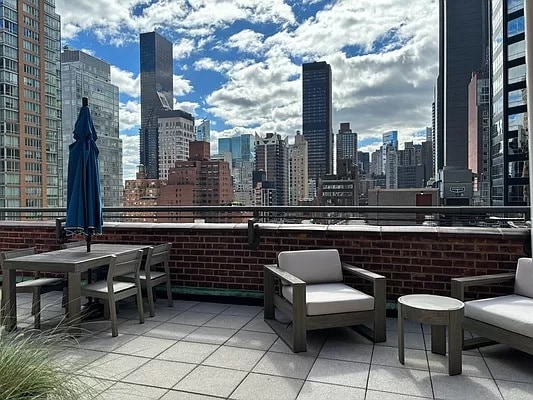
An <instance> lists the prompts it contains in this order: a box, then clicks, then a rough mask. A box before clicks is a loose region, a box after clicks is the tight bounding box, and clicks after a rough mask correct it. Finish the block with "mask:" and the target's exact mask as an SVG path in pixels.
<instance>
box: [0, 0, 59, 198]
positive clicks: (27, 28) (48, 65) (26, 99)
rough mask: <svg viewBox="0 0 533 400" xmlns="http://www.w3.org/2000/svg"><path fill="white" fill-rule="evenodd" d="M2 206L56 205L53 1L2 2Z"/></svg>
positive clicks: (55, 30) (56, 81)
mask: <svg viewBox="0 0 533 400" xmlns="http://www.w3.org/2000/svg"><path fill="white" fill-rule="evenodd" d="M0 24H1V26H2V29H1V30H0V143H1V150H2V151H1V152H0V165H1V166H2V167H1V168H0V207H60V206H62V205H63V204H62V203H63V197H62V177H63V176H62V159H61V158H62V147H61V146H62V141H61V88H60V86H61V71H60V46H61V39H60V25H61V23H60V17H59V15H57V14H56V12H55V2H54V1H53V0H46V1H29V0H17V1H14V0H9V1H5V0H4V1H0Z"/></svg>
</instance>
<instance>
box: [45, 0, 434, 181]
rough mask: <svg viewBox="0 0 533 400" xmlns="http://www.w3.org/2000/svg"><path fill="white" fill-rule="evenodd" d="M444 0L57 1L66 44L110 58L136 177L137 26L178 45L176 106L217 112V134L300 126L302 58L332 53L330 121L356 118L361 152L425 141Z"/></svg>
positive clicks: (128, 173) (128, 172)
mask: <svg viewBox="0 0 533 400" xmlns="http://www.w3.org/2000/svg"><path fill="white" fill-rule="evenodd" d="M437 8H438V3H437V2H436V1H435V0H410V1H408V2H406V1H404V0H338V1H321V0H158V1H150V0H115V1H112V2H110V1H109V0H78V1H76V6H75V7H74V5H73V3H72V2H71V1H69V0H56V11H57V12H58V13H59V14H60V15H61V19H62V40H63V45H68V46H69V47H70V48H72V49H78V50H84V51H87V52H90V53H91V54H93V55H95V56H96V57H99V58H101V59H103V60H105V61H106V62H108V63H109V64H111V66H112V82H113V83H114V84H116V85H117V86H118V87H119V90H120V103H121V104H120V132H121V137H122V138H123V141H124V178H125V179H131V178H133V177H134V175H135V169H136V165H137V164H138V156H139V155H138V147H139V138H138V129H139V124H140V87H139V84H140V78H139V42H138V39H139V33H141V32H148V31H152V30H157V31H158V32H159V33H161V34H162V35H164V36H165V37H167V38H168V39H169V40H171V41H172V42H173V44H174V74H175V76H174V95H175V102H174V103H175V104H174V106H175V108H180V109H183V110H185V111H188V112H191V113H192V114H193V115H194V116H195V117H196V118H197V119H198V120H200V119H203V118H208V119H210V120H211V121H212V144H211V149H212V151H216V148H217V138H218V137H227V136H232V135H234V134H239V133H253V132H257V133H259V134H265V133H266V132H272V131H276V132H277V133H280V134H282V135H289V136H290V137H292V136H294V134H295V132H296V130H297V129H301V80H300V74H301V64H302V62H311V61H321V60H324V61H327V62H328V63H330V64H331V66H332V76H333V109H334V111H333V120H334V123H333V129H334V131H337V130H338V127H339V123H340V122H350V123H351V125H352V129H354V130H355V131H356V132H358V133H359V146H360V148H361V149H362V150H366V151H371V150H374V149H375V148H376V147H377V146H378V143H379V140H380V136H381V134H382V133H383V132H386V131H389V130H398V131H399V142H400V143H403V142H404V141H407V140H414V141H415V142H420V140H421V137H420V134H419V132H420V131H422V130H423V129H424V127H425V126H429V124H430V122H431V101H432V90H433V86H434V82H435V79H436V76H437V70H438V57H437V49H438V42H437V38H438V10H437Z"/></svg>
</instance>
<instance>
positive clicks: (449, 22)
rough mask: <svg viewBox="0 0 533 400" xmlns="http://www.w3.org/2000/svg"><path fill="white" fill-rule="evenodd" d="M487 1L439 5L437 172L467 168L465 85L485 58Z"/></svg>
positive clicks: (447, 0) (443, 0)
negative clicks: (447, 168) (446, 169)
mask: <svg viewBox="0 0 533 400" xmlns="http://www.w3.org/2000/svg"><path fill="white" fill-rule="evenodd" d="M488 8H489V7H488V0H468V1H452V0H440V2H439V77H438V79H437V87H436V97H437V98H436V102H435V111H434V120H435V125H436V131H437V132H436V138H435V139H436V143H435V160H436V169H437V171H438V170H441V169H442V168H443V167H444V166H447V167H453V168H459V169H466V168H467V166H468V83H469V82H470V79H471V76H472V71H477V70H479V68H480V66H481V65H482V64H483V63H484V61H485V60H486V59H487V56H488V51H487V50H488V38H489V32H490V31H489V13H488Z"/></svg>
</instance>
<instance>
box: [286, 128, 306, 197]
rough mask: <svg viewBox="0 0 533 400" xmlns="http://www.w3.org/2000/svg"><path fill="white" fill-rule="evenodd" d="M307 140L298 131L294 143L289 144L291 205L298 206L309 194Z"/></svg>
mask: <svg viewBox="0 0 533 400" xmlns="http://www.w3.org/2000/svg"><path fill="white" fill-rule="evenodd" d="M307 154H308V146H307V141H306V140H305V139H304V137H303V136H302V135H301V134H300V131H296V136H295V137H294V143H293V144H291V145H289V168H288V170H289V205H290V206H297V205H299V202H301V201H303V200H304V199H306V198H307V197H308V196H309V179H308V175H307Z"/></svg>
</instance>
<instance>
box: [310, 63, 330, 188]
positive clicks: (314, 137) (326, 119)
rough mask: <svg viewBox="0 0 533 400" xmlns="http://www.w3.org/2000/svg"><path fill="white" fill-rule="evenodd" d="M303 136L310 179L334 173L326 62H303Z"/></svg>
mask: <svg viewBox="0 0 533 400" xmlns="http://www.w3.org/2000/svg"><path fill="white" fill-rule="evenodd" d="M302 70H303V74H302V89H303V90H302V93H303V114H302V128H303V136H304V138H305V140H307V143H308V171H309V179H316V178H318V177H320V176H324V175H325V174H332V173H333V132H332V131H333V129H332V121H331V108H332V105H331V66H330V65H329V64H328V63H326V62H325V61H321V62H314V63H309V64H303V65H302Z"/></svg>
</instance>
